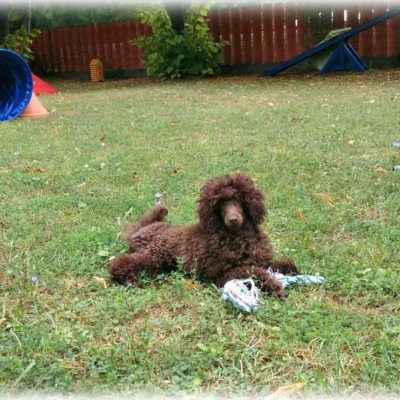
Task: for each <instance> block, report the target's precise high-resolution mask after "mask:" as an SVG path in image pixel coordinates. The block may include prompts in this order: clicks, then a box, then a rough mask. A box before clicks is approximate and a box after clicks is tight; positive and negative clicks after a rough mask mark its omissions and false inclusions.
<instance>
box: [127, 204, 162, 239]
mask: <svg viewBox="0 0 400 400" xmlns="http://www.w3.org/2000/svg"><path fill="white" fill-rule="evenodd" d="M167 215H168V209H167V208H166V207H164V206H162V205H157V206H155V207H154V208H153V209H152V210H150V211H148V212H147V213H146V214H144V215H143V216H142V217H141V218H140V219H139V221H137V222H136V223H134V224H130V225H128V226H127V227H126V229H125V231H124V234H123V237H124V239H125V240H126V239H128V238H129V237H130V236H132V235H133V234H134V233H136V232H137V231H139V230H140V229H142V228H143V227H144V226H147V225H151V224H154V223H156V222H163V221H164V220H165V217H166V216H167Z"/></svg>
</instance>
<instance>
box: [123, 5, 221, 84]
mask: <svg viewBox="0 0 400 400" xmlns="http://www.w3.org/2000/svg"><path fill="white" fill-rule="evenodd" d="M209 8H210V6H209V5H201V6H193V7H191V9H190V10H189V14H188V17H187V20H186V23H185V29H184V30H183V32H182V33H181V34H179V33H177V32H175V31H174V30H173V29H172V26H171V20H170V18H169V16H168V14H167V12H166V11H165V10H164V9H157V10H153V11H144V12H142V13H141V21H142V23H144V24H147V25H149V26H150V27H151V29H152V32H153V34H152V35H151V36H142V37H140V38H138V39H136V40H132V41H131V43H132V44H134V45H136V46H138V47H139V48H140V49H141V50H142V51H143V54H144V66H145V68H146V71H147V74H148V75H149V76H154V77H157V78H161V79H174V78H181V77H187V76H207V75H213V74H215V73H216V72H217V71H218V70H219V66H220V64H221V63H222V54H221V49H222V47H223V46H224V45H225V44H226V43H224V42H221V43H216V42H214V40H213V38H212V37H211V35H210V30H209V27H208V25H207V14H208V10H209Z"/></svg>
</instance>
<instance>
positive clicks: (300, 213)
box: [297, 208, 308, 224]
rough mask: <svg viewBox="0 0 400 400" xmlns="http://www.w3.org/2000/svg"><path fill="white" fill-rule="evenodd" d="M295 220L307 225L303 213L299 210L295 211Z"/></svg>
mask: <svg viewBox="0 0 400 400" xmlns="http://www.w3.org/2000/svg"><path fill="white" fill-rule="evenodd" d="M297 218H298V220H299V221H301V222H303V223H305V224H308V220H307V218H306V217H305V216H304V214H303V211H301V208H298V209H297Z"/></svg>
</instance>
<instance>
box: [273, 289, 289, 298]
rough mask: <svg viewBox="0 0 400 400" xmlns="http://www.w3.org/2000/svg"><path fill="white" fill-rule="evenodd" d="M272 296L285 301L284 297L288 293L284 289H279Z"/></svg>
mask: <svg viewBox="0 0 400 400" xmlns="http://www.w3.org/2000/svg"><path fill="white" fill-rule="evenodd" d="M274 294H275V296H276V297H279V298H280V299H286V297H288V292H287V291H286V290H284V289H279V290H277V291H276V292H275V293H274Z"/></svg>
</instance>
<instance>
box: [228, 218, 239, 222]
mask: <svg viewBox="0 0 400 400" xmlns="http://www.w3.org/2000/svg"><path fill="white" fill-rule="evenodd" d="M237 221H238V217H231V218H229V222H237Z"/></svg>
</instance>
